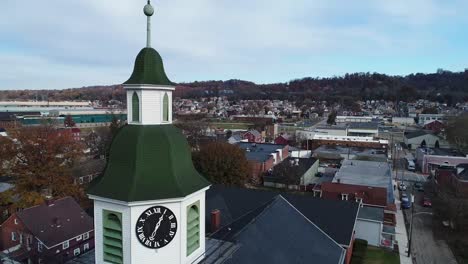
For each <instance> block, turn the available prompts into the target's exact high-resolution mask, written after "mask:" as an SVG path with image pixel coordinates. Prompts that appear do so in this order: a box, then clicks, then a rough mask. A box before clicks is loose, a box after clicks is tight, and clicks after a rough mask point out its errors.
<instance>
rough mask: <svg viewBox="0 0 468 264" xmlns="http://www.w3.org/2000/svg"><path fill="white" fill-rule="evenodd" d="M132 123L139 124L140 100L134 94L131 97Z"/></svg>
mask: <svg viewBox="0 0 468 264" xmlns="http://www.w3.org/2000/svg"><path fill="white" fill-rule="evenodd" d="M132 121H133V122H140V99H139V98H138V94H137V93H136V92H133V96H132Z"/></svg>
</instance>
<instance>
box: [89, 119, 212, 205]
mask: <svg viewBox="0 0 468 264" xmlns="http://www.w3.org/2000/svg"><path fill="white" fill-rule="evenodd" d="M209 185H210V183H209V182H208V181H207V180H206V179H205V178H203V177H202V176H201V175H200V174H199V173H198V172H197V171H196V170H195V168H194V167H193V163H192V159H191V154H190V150H189V148H188V144H187V140H186V139H185V136H184V135H183V134H182V133H181V132H180V130H179V129H177V128H176V127H174V126H173V125H145V126H135V125H127V126H124V127H123V128H122V129H121V130H120V131H119V132H118V133H117V135H116V136H115V138H114V141H113V142H112V146H111V149H110V157H109V162H108V164H107V167H106V170H105V172H104V175H103V176H101V177H100V178H97V179H95V180H94V181H93V183H92V184H91V186H90V188H89V190H88V194H91V195H96V196H100V197H105V198H110V199H115V200H120V201H125V202H133V201H148V200H158V199H167V198H177V197H185V196H187V195H189V194H191V193H194V192H196V191H199V190H200V189H202V188H204V187H207V186H209Z"/></svg>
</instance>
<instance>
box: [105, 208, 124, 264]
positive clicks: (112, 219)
mask: <svg viewBox="0 0 468 264" xmlns="http://www.w3.org/2000/svg"><path fill="white" fill-rule="evenodd" d="M102 217H103V219H102V220H103V227H104V233H103V236H104V240H103V244H104V245H103V246H104V247H103V251H104V261H106V262H108V263H113V264H121V263H123V247H122V214H121V213H117V212H112V211H107V210H104V211H103V214H102Z"/></svg>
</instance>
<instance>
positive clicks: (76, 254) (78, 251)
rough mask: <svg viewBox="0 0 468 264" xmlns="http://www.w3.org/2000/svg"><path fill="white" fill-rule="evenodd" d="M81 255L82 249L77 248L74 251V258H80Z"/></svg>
mask: <svg viewBox="0 0 468 264" xmlns="http://www.w3.org/2000/svg"><path fill="white" fill-rule="evenodd" d="M80 253H81V252H80V248H75V250H73V256H78V255H79V254H80Z"/></svg>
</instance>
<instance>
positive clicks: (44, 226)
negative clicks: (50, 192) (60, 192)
mask: <svg viewBox="0 0 468 264" xmlns="http://www.w3.org/2000/svg"><path fill="white" fill-rule="evenodd" d="M17 216H18V218H19V219H20V220H21V222H23V224H24V226H25V227H26V228H27V229H28V230H29V231H30V232H31V233H32V234H33V235H34V236H36V237H37V238H38V239H39V240H40V241H41V242H42V243H44V244H45V245H46V246H47V247H53V246H55V245H57V244H59V243H62V242H63V241H65V240H68V239H72V238H74V237H76V236H79V235H81V234H84V233H86V232H89V231H91V230H93V219H92V218H91V217H90V216H88V215H87V214H86V213H85V212H84V211H83V209H81V207H80V206H79V205H78V203H76V202H75V200H74V199H73V198H71V197H65V198H62V199H59V200H56V201H54V202H52V203H50V204H49V205H48V204H41V205H37V206H34V207H31V208H27V209H24V210H23V211H20V212H18V213H17Z"/></svg>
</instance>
